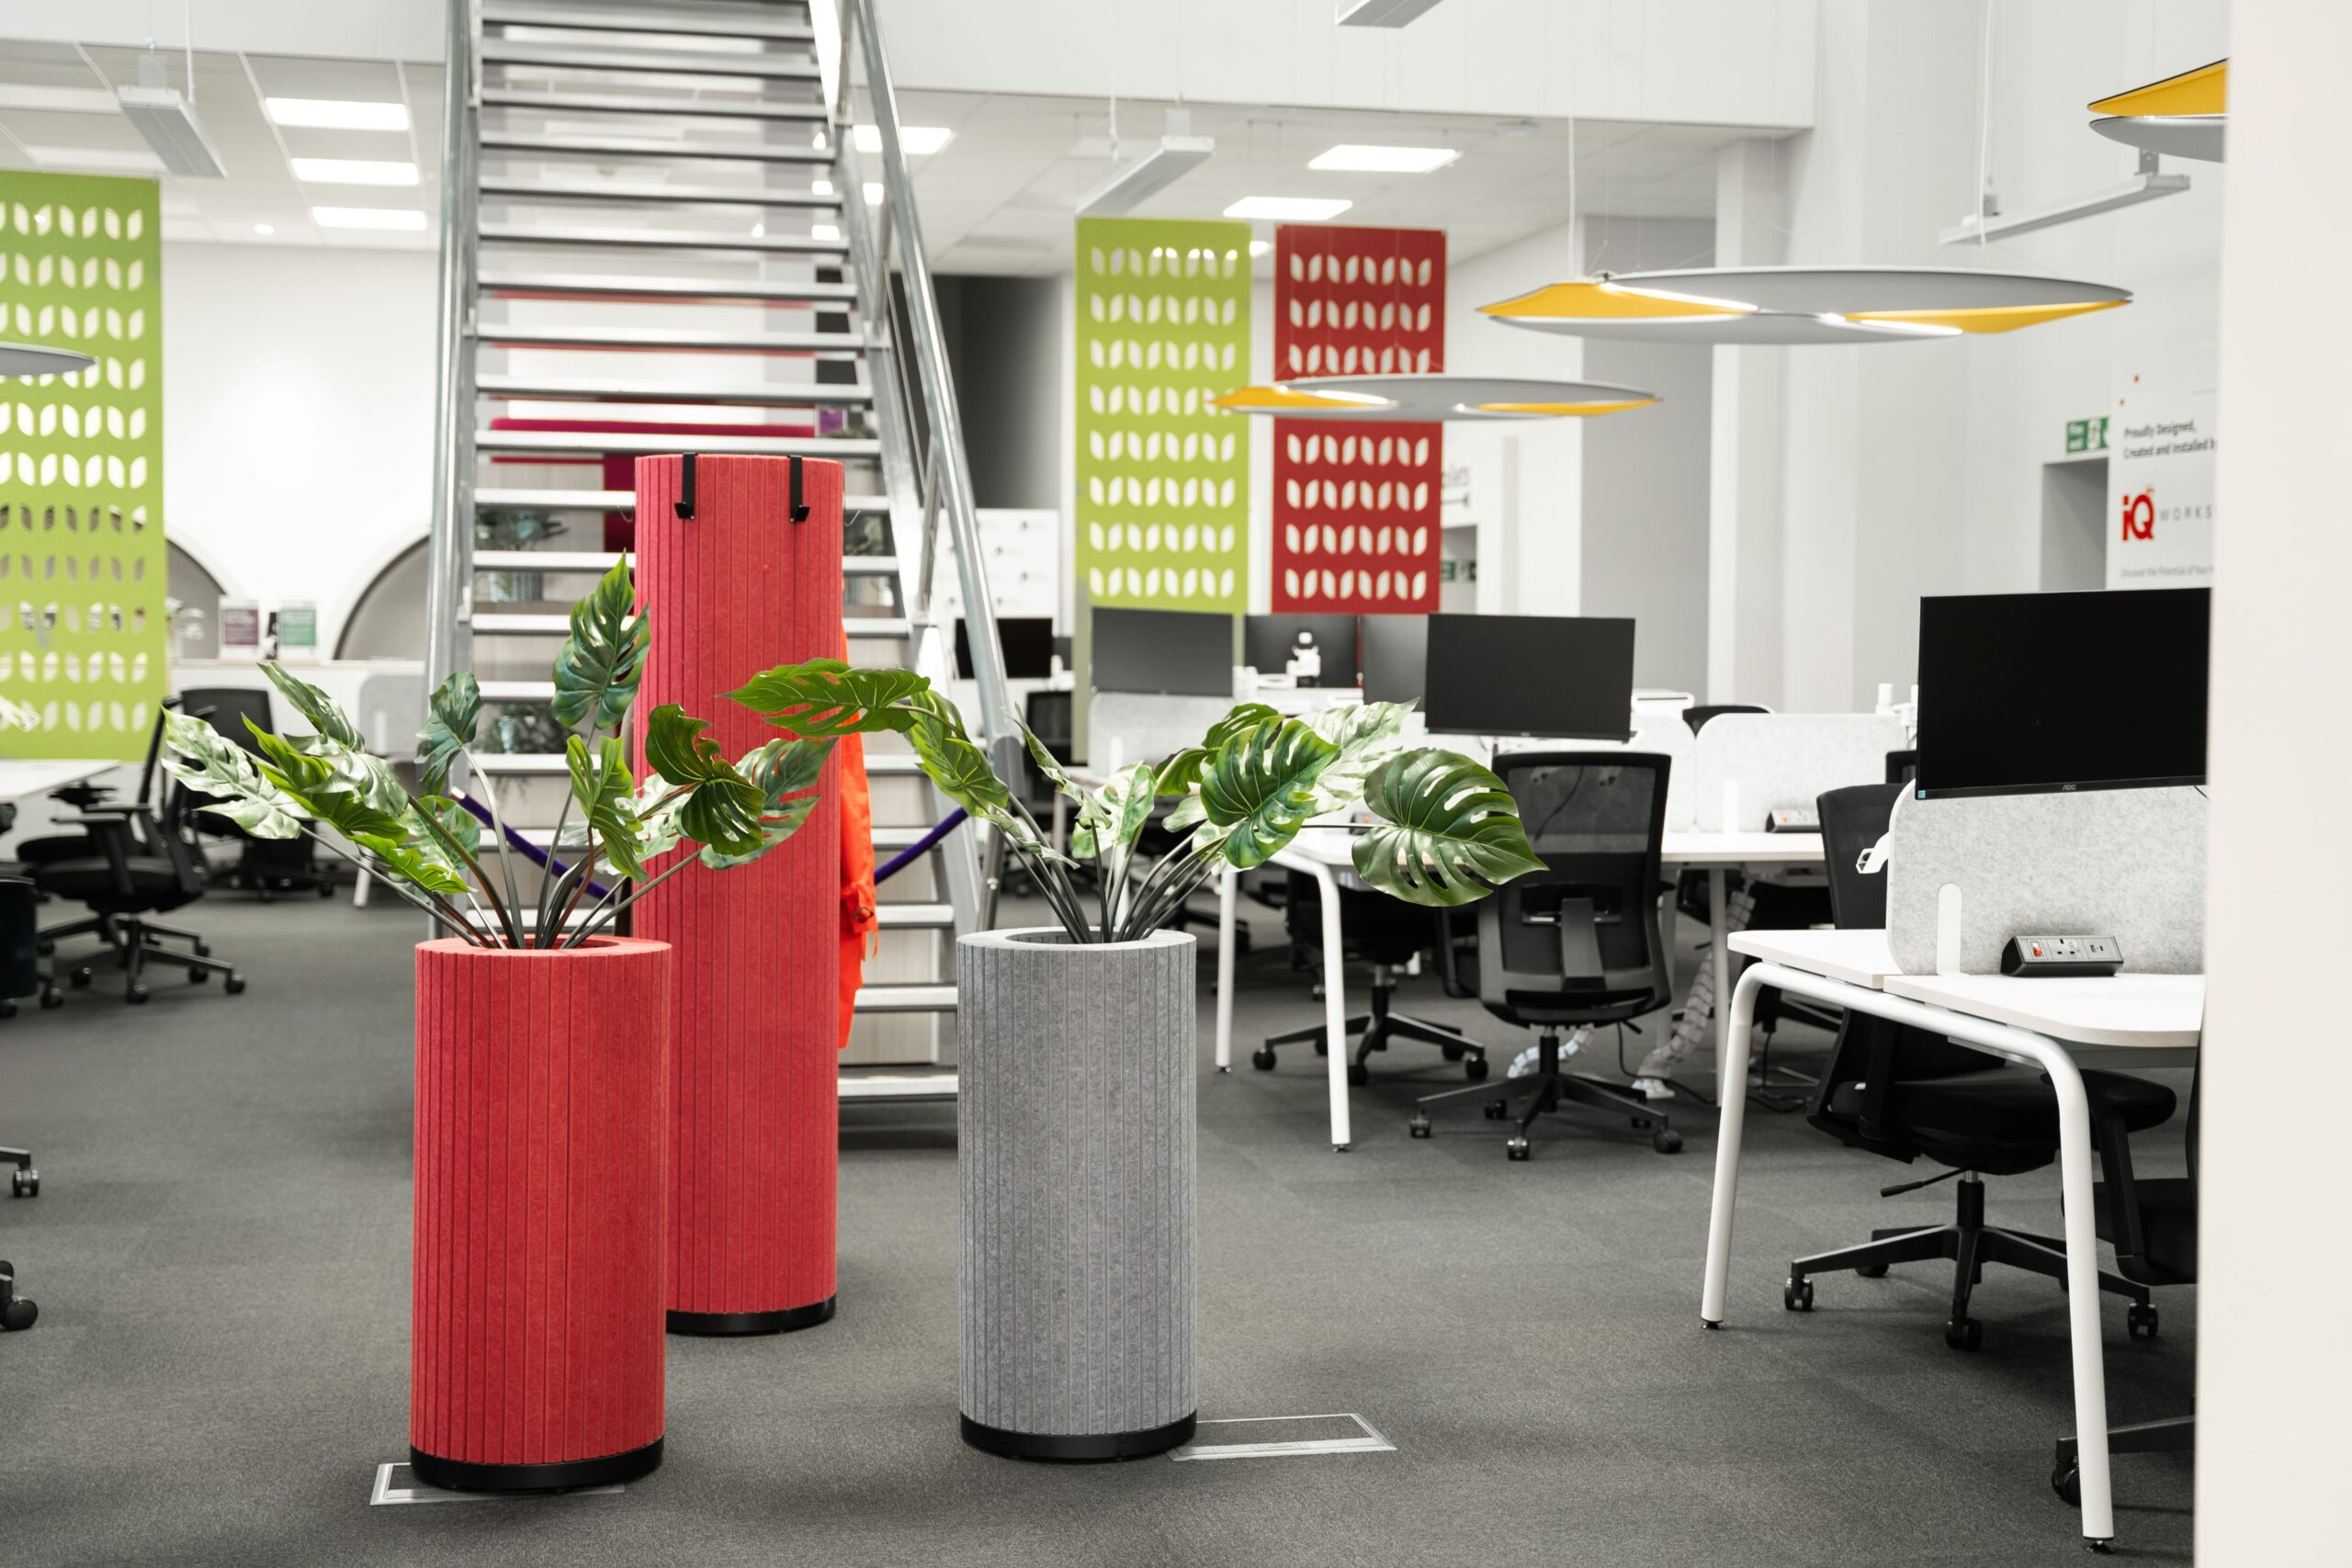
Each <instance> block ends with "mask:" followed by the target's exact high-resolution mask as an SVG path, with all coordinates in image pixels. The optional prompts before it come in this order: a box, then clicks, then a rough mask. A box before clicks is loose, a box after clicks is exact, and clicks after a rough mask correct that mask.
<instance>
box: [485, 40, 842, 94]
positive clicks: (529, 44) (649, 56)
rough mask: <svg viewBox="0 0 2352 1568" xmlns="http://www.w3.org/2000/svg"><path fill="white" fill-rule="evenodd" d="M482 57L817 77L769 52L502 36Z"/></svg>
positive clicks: (573, 66)
mask: <svg viewBox="0 0 2352 1568" xmlns="http://www.w3.org/2000/svg"><path fill="white" fill-rule="evenodd" d="M481 62H482V63H483V64H485V65H548V66H554V67H556V68H558V69H560V70H577V71H644V72H651V73H659V74H661V75H664V76H756V77H761V78H764V79H766V80H769V81H776V82H809V83H812V84H813V83H815V82H817V81H819V80H820V75H819V73H818V70H817V64H816V62H814V61H800V60H789V59H784V58H780V57H778V56H775V55H769V54H728V53H722V52H720V51H717V50H711V51H702V50H696V51H691V52H688V51H680V52H676V53H657V52H655V51H650V50H637V49H597V48H593V47H590V46H586V45H582V44H571V43H539V42H534V41H526V40H521V39H506V38H485V39H482V40H481Z"/></svg>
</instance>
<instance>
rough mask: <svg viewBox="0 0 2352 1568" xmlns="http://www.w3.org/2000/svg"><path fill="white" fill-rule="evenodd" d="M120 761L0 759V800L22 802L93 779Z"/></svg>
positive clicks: (116, 766)
mask: <svg viewBox="0 0 2352 1568" xmlns="http://www.w3.org/2000/svg"><path fill="white" fill-rule="evenodd" d="M123 765H124V764H122V763H120V762H64V761H55V762H52V761H7V760H0V800H25V799H28V798H30V797H31V796H33V795H47V794H48V793H49V792H50V791H51V790H53V789H62V788H64V787H65V786H66V785H67V784H80V783H82V782H83V781H84V780H85V779H94V778H96V777H97V776H98V775H99V774H100V773H112V772H113V771H114V770H115V769H117V768H119V767H121V766H123Z"/></svg>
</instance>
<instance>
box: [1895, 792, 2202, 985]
mask: <svg viewBox="0 0 2352 1568" xmlns="http://www.w3.org/2000/svg"><path fill="white" fill-rule="evenodd" d="M2205 819H2206V802H2205V797H2204V796H2203V795H2200V794H2199V793H2198V792H2197V791H2196V790H2194V789H2116V790H2095V791H2091V792H2088V793H2086V794H2081V795H1985V796H1976V797H1965V798H1962V799H1959V800H1917V799H1905V800H1903V801H1902V802H1900V803H1899V805H1898V807H1897V809H1896V811H1895V814H1894V843H1893V845H1892V846H1891V850H1890V854H1889V858H1888V861H1887V875H1888V876H1889V877H1890V878H1891V880H1890V881H1889V883H1888V885H1887V889H1886V895H1887V902H1886V938H1887V945H1888V946H1889V947H1891V948H1892V949H1893V950H1894V961H1895V962H1896V963H1897V964H1901V965H1902V966H1903V971H1904V973H1905V974H1906V975H1932V974H1934V973H1935V969H1936V917H1937V908H1938V904H1939V897H1940V895H1941V892H1942V889H1943V886H1944V885H1945V884H1946V883H1952V884H1956V885H1957V886H1959V888H1960V890H1961V938H1960V969H1961V973H1962V974H1964V975H1997V974H1999V973H2000V972H2001V946H2002V944H2003V943H2004V942H2007V941H2008V940H2009V938H2011V937H2013V936H2017V935H2019V934H2021V933H2025V934H2031V933H2040V934H2045V935H2046V934H2055V933H2060V932H2065V933H2072V934H2076V935H2098V936H2111V937H2113V938H2115V939H2116V941H2117V942H2119V943H2120V945H2121V947H2122V949H2123V967H2124V968H2125V969H2126V970H2128V971H2132V972H2136V973H2139V974H2143V975H2194V974H2198V973H2199V972H2201V971H2202V970H2203V969H2204V967H2205Z"/></svg>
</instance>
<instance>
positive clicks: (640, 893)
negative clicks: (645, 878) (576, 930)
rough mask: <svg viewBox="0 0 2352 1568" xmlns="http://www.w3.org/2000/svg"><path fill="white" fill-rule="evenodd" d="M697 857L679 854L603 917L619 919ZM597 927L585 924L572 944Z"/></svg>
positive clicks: (583, 939) (575, 943) (583, 938)
mask: <svg viewBox="0 0 2352 1568" xmlns="http://www.w3.org/2000/svg"><path fill="white" fill-rule="evenodd" d="M696 858H697V857H696V856H695V855H694V854H693V853H691V852H684V851H682V852H680V854H679V856H678V863H677V864H675V865H673V866H672V867H671V868H670V869H669V870H667V871H665V872H663V873H662V874H661V875H659V876H657V877H655V878H654V879H653V880H652V881H650V882H649V883H647V884H646V885H645V886H642V887H639V889H638V890H637V891H636V892H634V893H632V894H630V895H629V896H628V897H626V898H624V899H622V900H621V901H620V902H619V903H617V904H615V905H614V906H613V907H612V908H609V909H607V910H605V913H604V915H603V917H602V919H605V920H612V919H618V918H619V917H620V912H621V911H622V910H623V909H626V908H628V907H629V906H630V905H632V904H634V903H636V902H637V901H638V900H639V898H642V897H645V896H646V895H647V894H648V893H650V892H652V891H653V890H654V889H655V888H657V887H659V886H662V884H663V883H665V882H667V881H669V880H670V879H671V878H672V877H673V876H675V875H677V874H678V873H680V872H682V871H684V870H685V869H686V867H688V866H690V865H693V864H694V863H695V860H696ZM567 912H568V911H567ZM595 929H596V928H595V927H594V926H593V925H583V926H582V927H581V929H580V934H579V935H578V936H575V937H573V938H572V939H571V945H572V946H574V947H578V946H579V945H580V944H581V943H582V942H585V941H586V940H587V939H588V938H589V937H590V936H592V935H594V932H595Z"/></svg>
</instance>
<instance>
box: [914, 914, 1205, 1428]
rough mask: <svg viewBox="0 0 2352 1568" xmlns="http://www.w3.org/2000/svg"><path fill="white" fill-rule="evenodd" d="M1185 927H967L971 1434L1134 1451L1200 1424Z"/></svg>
mask: <svg viewBox="0 0 2352 1568" xmlns="http://www.w3.org/2000/svg"><path fill="white" fill-rule="evenodd" d="M1193 983H1194V982H1193V939H1192V938H1191V937H1190V936H1187V935H1184V934H1182V933H1180V932H1176V931H1156V932H1154V933H1153V934H1152V935H1151V936H1149V937H1148V938H1146V939H1145V940H1144V941H1141V942H1115V943H1109V944H1105V945H1102V946H1092V945H1087V944H1082V943H1076V942H1070V941H1069V938H1068V937H1067V936H1066V935H1064V934H1063V933H1062V932H1061V931H1058V930H1055V929H1051V928H1048V929H1043V930H1034V931H987V932H982V933H979V934H977V935H973V936H967V937H965V938H963V939H962V940H961V941H960V942H957V944H956V986H957V988H958V990H959V992H960V993H961V1010H960V1017H959V1021H958V1033H959V1038H960V1042H961V1043H960V1054H961V1059H962V1061H961V1068H960V1077H961V1079H962V1086H961V1088H960V1089H959V1091H958V1105H957V1111H956V1124H957V1130H958V1133H959V1134H960V1136H959V1141H958V1155H957V1164H958V1165H959V1167H960V1168H961V1171H962V1177H963V1199H964V1258H963V1278H962V1286H963V1311H964V1379H963V1402H962V1407H963V1417H964V1440H965V1441H966V1442H967V1443H970V1444H972V1445H973V1446H974V1447H975V1448H981V1449H986V1450H989V1452H991V1453H1000V1454H1009V1455H1012V1456H1013V1457H1015V1458H1019V1459H1041V1460H1113V1459H1132V1458H1135V1457H1136V1456H1139V1455H1143V1454H1154V1453H1159V1452H1161V1451H1163V1450H1168V1449H1171V1448H1174V1447H1175V1446H1176V1445H1177V1444H1179V1443H1182V1442H1183V1441H1185V1440H1186V1439H1187V1438H1191V1437H1192V1435H1193V1421H1194V1416H1195V1414H1196V1412H1197V1410H1198V1401H1197V1400H1196V1399H1195V1397H1194V1394H1193V1177H1194V1171H1195V1168H1196V1167H1197V1163H1198V1126H1197V1121H1196V1116H1195V1106H1194V1088H1195V1084H1194V1074H1195V1071H1196V1062H1197V1057H1198V1051H1197V1046H1196V1044H1195V1040H1194V1035H1193Z"/></svg>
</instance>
